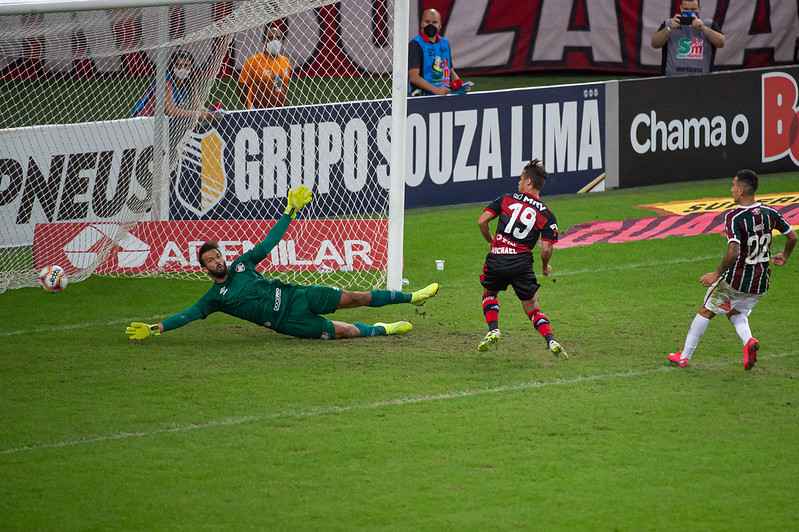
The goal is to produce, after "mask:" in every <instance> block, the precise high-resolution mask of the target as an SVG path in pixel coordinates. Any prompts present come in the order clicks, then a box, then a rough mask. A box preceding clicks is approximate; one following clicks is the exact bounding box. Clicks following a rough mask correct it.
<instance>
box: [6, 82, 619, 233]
mask: <svg viewBox="0 0 799 532" xmlns="http://www.w3.org/2000/svg"><path fill="white" fill-rule="evenodd" d="M605 105H606V102H605V87H604V84H601V83H595V84H583V85H569V86H562V87H545V88H534V89H519V90H507V91H494V92H487V93H478V94H471V95H468V96H466V97H420V98H411V99H409V101H408V142H409V144H408V151H407V153H408V169H407V187H406V206H407V207H417V206H430V205H448V204H455V203H464V202H478V201H490V200H491V199H493V198H494V197H496V196H497V195H499V194H500V193H502V192H505V191H507V190H508V189H509V188H513V187H514V186H515V179H516V178H517V177H518V175H519V173H520V171H521V168H522V167H523V166H524V164H525V163H526V161H528V160H529V159H531V158H539V159H542V160H544V161H546V164H547V168H548V169H549V171H551V172H554V173H556V174H557V178H556V179H553V180H551V182H550V183H549V184H548V185H547V191H548V193H553V194H554V193H571V192H577V191H579V190H581V189H582V188H584V187H586V186H587V185H589V184H591V183H596V181H597V178H598V177H600V178H601V176H602V175H603V174H604V173H605V166H604V154H605V129H606V120H605ZM344 106H346V107H350V108H352V107H357V108H359V109H347V110H343V109H341V108H342V107H344ZM389 109H390V102H389V101H388V100H379V101H370V102H349V103H339V104H326V105H316V106H304V107H287V108H281V109H272V110H257V111H232V112H228V113H225V114H223V115H222V116H221V118H220V119H219V120H217V121H216V122H214V123H213V124H211V125H209V126H207V127H205V128H200V129H196V130H195V131H192V132H189V133H187V135H188V136H189V137H190V138H188V139H186V141H185V142H181V143H179V145H181V146H185V148H184V149H183V151H182V153H180V154H177V155H179V160H180V162H179V164H178V169H177V171H176V173H175V174H174V175H173V178H172V180H171V185H172V186H171V187H170V191H169V194H168V196H167V195H164V197H168V201H169V204H168V209H163V210H162V212H168V218H169V219H171V220H198V219H203V220H224V219H230V217H231V216H235V217H237V218H239V219H253V220H257V219H262V218H264V217H265V214H264V213H273V212H279V210H280V209H278V207H280V206H281V205H282V204H283V202H284V201H285V200H284V198H285V196H286V192H287V190H288V188H289V187H291V186H294V185H296V184H298V183H299V180H303V181H304V182H305V184H307V185H310V186H312V187H313V188H314V189H315V191H316V192H317V193H318V194H328V193H331V194H332V193H333V191H336V192H335V193H336V198H337V200H336V201H335V202H332V201H331V202H325V203H324V205H325V207H324V208H325V209H327V210H329V211H330V212H325V213H321V214H324V215H325V216H334V217H341V216H347V215H350V214H358V213H359V212H360V211H361V210H363V209H366V208H367V207H368V206H366V205H364V204H363V201H359V199H358V198H359V196H362V195H363V194H364V192H366V191H365V190H364V189H365V187H374V186H383V187H388V176H389V166H388V161H389V158H390V143H389V138H390V137H389V134H390V129H391V117H390V115H389V114H388V113H389ZM345 111H346V112H345ZM359 114H369V115H371V116H375V114H377V116H381V117H382V118H380V119H378V120H375V121H373V123H372V124H373V125H372V126H367V125H366V123H364V121H362V120H360V119H359V118H357V117H358V116H359ZM375 124H376V125H375ZM44 128H47V133H48V142H47V143H46V145H44V146H43V144H42V143H40V142H36V140H37V137H38V136H40V135H41V133H42V132H43V130H44ZM75 128H81V131H80V134H76V129H75ZM131 132H134V134H132V133H131ZM86 138H92V139H94V140H93V141H92V144H91V145H88V144H86V143H85V140H79V139H86ZM151 139H152V119H151V118H134V119H125V120H112V121H104V122H91V123H83V124H77V125H76V124H65V125H49V126H35V127H24V128H16V129H6V130H0V183H1V184H2V188H1V189H0V216H2V218H3V219H5V220H10V221H11V223H8V224H7V225H8V231H9V234H8V235H5V236H4V243H5V244H6V245H11V246H18V245H29V244H30V243H31V242H33V236H34V227H35V225H36V224H37V223H51V222H93V223H94V222H100V223H102V222H103V221H113V220H114V219H115V218H116V217H118V215H119V214H120V212H119V210H120V209H128V210H131V211H133V212H143V209H146V208H149V207H147V204H148V203H149V202H151V201H152V197H153V191H152V190H151V188H152V185H151V184H152V182H153V178H152V166H153V148H152V145H151V142H152V141H151ZM308 154H310V155H311V156H308ZM314 155H316V156H314ZM368 176H376V178H377V179H376V180H375V179H369V178H368ZM600 180H601V179H600ZM601 188H602V187H601V184H600V187H599V188H598V189H601ZM123 200H124V201H123Z"/></svg>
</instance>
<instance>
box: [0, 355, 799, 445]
mask: <svg viewBox="0 0 799 532" xmlns="http://www.w3.org/2000/svg"><path fill="white" fill-rule="evenodd" d="M797 353H799V351H795V352H789V353H781V354H774V355H769V356H768V357H761V358H760V359H761V360H773V359H778V358H785V357H790V356H794V355H796V354H797ZM737 363H738V362H737V361H736V364H737ZM731 365H732V364H730V363H729V362H722V363H709V364H701V365H697V366H696V368H697V369H710V370H713V369H722V368H726V367H729V366H731ZM669 371H684V370H677V369H675V368H671V367H668V366H659V367H656V368H652V369H646V370H639V371H624V372H618V373H604V374H599V375H584V376H579V377H574V378H571V379H554V380H551V381H526V382H519V383H515V384H506V385H502V386H494V387H491V388H472V389H465V390H453V391H450V392H443V393H440V394H431V395H416V396H407V397H398V398H396V399H386V400H383V401H374V402H371V403H355V404H350V405H330V406H319V407H313V408H308V409H299V410H284V411H280V412H274V413H271V414H264V415H254V416H237V417H227V418H222V419H217V420H211V421H206V422H203V423H189V424H185V425H177V426H173V427H166V428H162V429H156V430H150V431H137V432H116V433H112V434H102V435H98V436H89V437H86V438H78V439H71V440H62V441H60V442H53V443H36V444H31V445H25V446H22V447H13V448H8V449H0V455H12V454H20V453H25V452H32V451H40V450H47V449H61V448H65V447H78V446H81V445H91V444H95V443H104V442H112V441H120V440H129V439H133V438H146V437H151V436H158V435H162V434H180V433H187V432H193V431H197V430H206V429H213V428H217V427H230V426H237V425H244V424H248V423H262V422H265V421H271V420H275V419H291V418H294V419H303V418H311V417H320V416H326V415H333V414H345V413H349V412H361V411H369V410H377V409H381V408H387V407H392V406H407V405H416V404H423V403H433V402H439V401H451V400H453V399H464V398H470V397H478V396H484V395H498V394H503V393H511V392H520V391H527V390H537V389H541V388H547V387H552V386H570V385H574V384H577V385H579V384H585V383H591V382H602V381H610V380H616V379H635V378H639V377H645V376H647V375H654V374H658V373H666V372H669Z"/></svg>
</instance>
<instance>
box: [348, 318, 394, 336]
mask: <svg viewBox="0 0 799 532" xmlns="http://www.w3.org/2000/svg"><path fill="white" fill-rule="evenodd" d="M353 325H355V326H356V327H357V328H358V330H359V331H360V332H361V336H385V335H386V329H385V328H384V327H383V326H382V325H369V324H368V323H363V322H360V321H356V322H355V323H353Z"/></svg>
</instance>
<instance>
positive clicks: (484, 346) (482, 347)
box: [477, 329, 502, 351]
mask: <svg viewBox="0 0 799 532" xmlns="http://www.w3.org/2000/svg"><path fill="white" fill-rule="evenodd" d="M501 337H502V333H500V332H499V329H493V330H491V331H488V334H486V335H485V337H484V338H483V339H482V340H481V341H480V343H479V344H477V350H478V351H488V349H489V348H490V347H491V346H492V345H496V343H497V342H499V339H500V338H501Z"/></svg>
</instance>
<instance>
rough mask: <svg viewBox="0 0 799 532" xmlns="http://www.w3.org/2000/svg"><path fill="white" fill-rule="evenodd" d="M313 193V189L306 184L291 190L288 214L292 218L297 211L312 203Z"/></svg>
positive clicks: (287, 204)
mask: <svg viewBox="0 0 799 532" xmlns="http://www.w3.org/2000/svg"><path fill="white" fill-rule="evenodd" d="M312 199H313V195H312V194H311V190H310V189H309V188H308V187H306V186H305V185H300V186H298V187H294V188H292V189H291V190H289V197H288V201H287V202H286V210H285V211H284V212H285V213H286V214H288V215H289V216H291V217H292V218H294V217H296V216H297V212H298V211H299V210H300V209H302V208H303V207H305V206H306V205H308V204H309V203H311V200H312Z"/></svg>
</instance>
